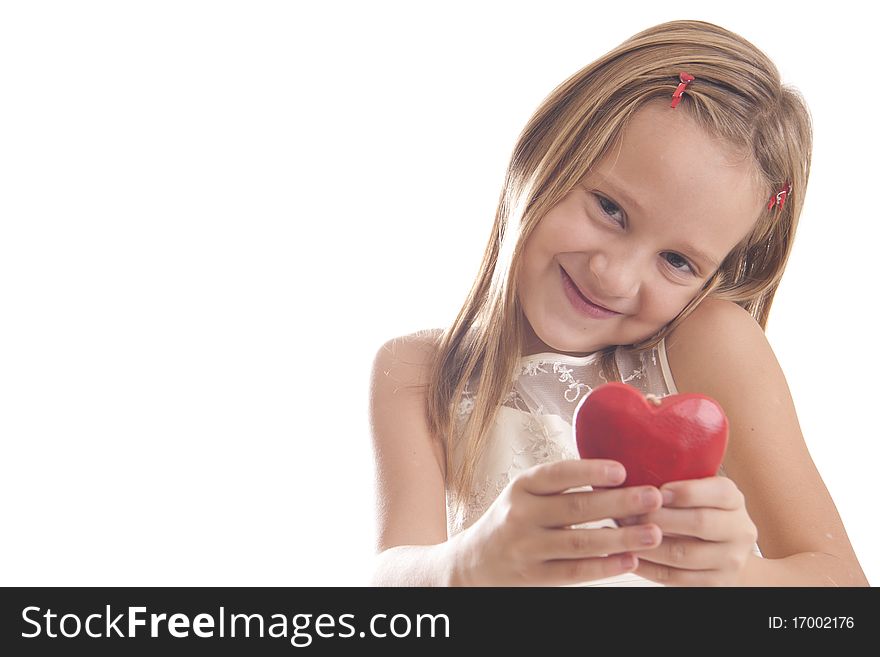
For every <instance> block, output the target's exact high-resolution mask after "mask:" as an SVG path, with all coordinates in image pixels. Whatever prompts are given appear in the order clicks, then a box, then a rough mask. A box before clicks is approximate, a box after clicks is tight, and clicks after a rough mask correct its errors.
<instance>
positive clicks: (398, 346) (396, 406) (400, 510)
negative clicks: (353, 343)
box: [370, 335, 452, 586]
mask: <svg viewBox="0 0 880 657" xmlns="http://www.w3.org/2000/svg"><path fill="white" fill-rule="evenodd" d="M431 349H432V347H431V345H430V341H429V340H427V339H426V338H424V337H422V336H419V335H412V336H404V337H401V338H396V339H394V340H390V341H389V342H387V343H385V344H384V345H383V346H382V347H381V348H380V349H379V352H378V353H377V354H376V358H375V360H374V362H373V371H372V377H371V381H370V424H371V430H372V436H373V452H374V456H375V464H376V488H377V490H376V493H377V499H378V500H380V505H379V508H378V533H377V550H378V552H379V554H378V556H377V558H376V563H375V570H374V572H373V577H372V580H371V584H373V585H374V586H393V585H403V586H445V585H449V584H450V583H452V582H451V581H450V580H451V572H450V571H451V563H452V560H451V559H450V558H448V556H447V553H448V544H447V543H446V485H445V476H444V470H445V456H444V453H443V448H442V445H439V444H438V443H437V441H435V440H433V439H432V438H431V435H430V432H429V430H428V426H427V421H426V419H425V393H426V389H425V387H424V384H425V383H426V372H427V365H428V362H429V359H430V356H431Z"/></svg>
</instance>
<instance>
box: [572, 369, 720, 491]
mask: <svg viewBox="0 0 880 657" xmlns="http://www.w3.org/2000/svg"><path fill="white" fill-rule="evenodd" d="M574 434H575V441H576V442H577V448H578V452H579V453H580V455H581V458H585V459H586V458H591V459H613V460H615V461H619V462H620V463H622V464H623V467H625V468H626V480H625V481H624V482H623V484H621V486H639V485H645V484H648V485H652V486H657V487H659V486H661V485H663V484H664V483H666V482H667V481H678V480H681V479H701V478H703V477H711V476H713V475H715V474H717V472H718V468H719V466H720V465H721V461H722V460H723V459H724V450H725V449H726V448H727V416H726V415H725V414H724V411H723V410H722V408H721V405H720V404H719V403H718V402H716V401H715V400H714V399H712V398H710V397H707V396H705V395H700V394H694V393H690V394H680V395H669V396H667V397H663V398H662V399H658V398H656V397H651V398H650V401H649V399H646V398H645V397H644V396H643V395H642V393H641V392H639V391H638V390H637V389H636V388H634V387H632V386H629V385H626V384H624V383H606V384H603V385H601V386H599V387H597V388H595V389H594V390H593V391H592V392H590V393H589V394H587V395H586V396H585V397H584V398H583V399H581V401H580V402H579V403H578V405H577V408H576V409H575V411H574Z"/></svg>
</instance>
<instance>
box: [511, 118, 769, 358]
mask: <svg viewBox="0 0 880 657" xmlns="http://www.w3.org/2000/svg"><path fill="white" fill-rule="evenodd" d="M766 201H767V197H766V194H765V191H764V190H763V188H762V187H761V185H760V184H759V183H758V182H757V180H756V176H755V175H754V167H753V164H752V163H751V161H750V159H749V158H747V157H743V156H742V154H741V153H737V151H736V150H734V149H732V148H731V146H730V145H729V144H728V143H727V142H724V141H721V140H718V139H715V138H712V137H710V136H709V135H708V134H706V133H705V132H704V131H703V130H702V129H701V128H700V127H699V126H698V125H697V124H696V123H695V122H694V120H693V119H692V118H691V117H690V116H689V115H688V114H687V113H686V112H685V111H683V109H682V107H679V108H676V109H672V108H670V107H669V103H668V102H661V101H654V102H651V103H649V104H647V105H645V106H644V107H643V108H641V109H640V110H639V111H638V112H637V113H636V114H634V115H633V116H632V118H631V120H630V122H629V123H628V124H627V127H626V128H625V129H624V131H623V133H622V138H621V140H620V143H619V145H618V147H617V148H614V149H612V151H611V153H610V154H609V155H608V156H607V157H606V158H605V159H603V160H602V161H600V162H599V163H597V165H596V166H595V167H594V168H593V170H592V172H591V174H590V175H588V176H587V177H586V178H584V179H583V180H581V181H580V183H579V184H578V185H576V186H575V187H574V189H572V190H571V192H569V193H568V194H567V195H566V196H565V197H564V198H563V199H562V200H561V201H560V202H559V203H558V204H557V205H555V206H554V207H553V208H552V209H551V210H550V212H548V213H547V214H546V215H545V216H544V217H543V218H542V219H541V220H540V222H539V223H538V225H537V226H536V227H535V229H534V231H533V232H532V234H531V235H530V236H529V239H528V241H527V243H526V245H525V249H524V251H523V255H522V262H521V263H520V264H521V269H520V272H519V276H518V278H517V289H518V295H519V300H520V304H521V306H522V308H523V312H524V314H525V316H526V319H527V325H526V326H525V335H526V345H525V351H524V353H525V354H532V353H538V352H541V351H558V352H563V353H572V354H584V353H592V352H594V351H597V350H599V349H602V348H603V347H606V346H610V345H618V344H633V343H636V342H639V341H641V340H644V339H646V338H648V337H650V336H652V335H654V334H655V333H656V332H657V331H658V330H660V329H661V328H662V327H663V326H664V325H665V324H667V323H669V322H670V321H672V320H673V319H674V318H675V317H676V316H677V315H678V313H679V312H680V311H681V310H682V309H683V308H684V307H685V306H686V305H687V304H688V303H689V302H690V300H691V299H693V298H694V297H695V296H696V295H697V294H698V293H699V292H700V289H701V287H702V286H703V284H704V283H705V282H706V281H707V280H708V279H709V277H710V276H711V275H712V274H713V273H714V272H715V270H716V269H717V268H718V266H719V265H720V264H721V262H722V261H723V260H724V258H725V257H726V256H727V254H728V253H729V252H730V251H731V249H733V247H734V246H736V245H737V244H738V243H739V242H740V241H741V240H742V239H743V238H744V237H745V236H746V235H748V234H749V232H750V231H751V229H752V227H753V226H754V225H755V222H756V221H757V219H758V217H759V216H760V214H761V212H762V211H763V210H764V205H765V204H766ZM584 296H586V297H588V298H589V300H590V301H592V302H593V304H598V305H599V306H603V307H604V308H605V309H608V310H610V311H614V312H613V313H611V312H608V310H605V311H603V310H602V309H600V308H597V307H596V306H595V305H593V304H590V303H589V302H587V301H585V300H584V299H583V297H584Z"/></svg>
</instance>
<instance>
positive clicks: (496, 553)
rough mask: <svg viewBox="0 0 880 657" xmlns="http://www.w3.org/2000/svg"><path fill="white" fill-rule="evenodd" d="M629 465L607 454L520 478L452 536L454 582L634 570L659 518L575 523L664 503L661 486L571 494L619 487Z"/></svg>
mask: <svg viewBox="0 0 880 657" xmlns="http://www.w3.org/2000/svg"><path fill="white" fill-rule="evenodd" d="M624 478H625V471H624V469H623V466H622V465H620V464H619V463H617V462H616V461H610V460H605V459H568V460H563V461H556V462H553V463H544V464H541V465H537V466H534V467H532V468H529V469H528V470H526V471H524V472H522V473H521V474H520V475H519V476H517V477H516V478H515V479H513V480H512V481H511V482H510V483H509V484H508V485H507V487H506V488H505V489H504V490H503V491H502V492H501V494H500V495H499V496H498V497H497V498H496V499H495V501H494V502H493V503H492V505H491V506H490V507H489V508H488V509H487V510H486V512H485V513H484V514H483V516H482V517H481V518H480V519H479V520H477V521H476V522H475V523H474V524H473V525H471V526H470V527H469V528H467V529H466V530H464V531H462V532H461V533H459V534H457V535H456V536H454V537H453V538H452V539H451V540H450V541H449V549H450V550H451V558H452V569H453V574H452V581H453V583H457V584H460V585H471V586H499V585H500V586H519V585H523V586H534V585H543V586H547V585H557V584H576V583H578V582H584V581H587V580H593V579H601V578H603V577H611V576H613V575H619V574H621V573H624V572H627V571H632V570H633V569H634V568H635V567H636V565H637V563H638V560H637V559H636V557H635V555H634V553H639V554H641V553H643V551H644V550H646V549H650V548H652V547H654V546H656V545H658V544H659V543H660V538H661V535H660V529H659V528H658V527H657V526H656V525H654V524H651V523H647V524H643V525H640V526H634V527H601V528H595V529H585V528H580V529H578V528H573V527H571V526H572V525H577V524H580V523H584V522H588V521H598V520H603V519H606V518H621V517H626V516H633V515H636V514H641V513H648V512H651V511H655V510H657V509H659V508H660V504H661V501H662V498H661V497H660V491H658V490H657V488H655V487H654V486H637V487H636V486H634V487H628V488H612V489H605V490H595V491H573V492H568V493H566V492H564V491H567V490H569V489H571V488H577V487H581V486H586V485H590V486H594V487H595V486H616V485H619V484H620V483H621V482H622V481H623V480H624Z"/></svg>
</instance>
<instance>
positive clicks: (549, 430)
mask: <svg viewBox="0 0 880 657" xmlns="http://www.w3.org/2000/svg"><path fill="white" fill-rule="evenodd" d="M615 360H616V363H617V367H618V371H619V372H620V375H621V379H622V380H623V382H624V383H627V384H629V385H632V386H635V387H636V388H638V389H639V390H641V391H642V392H643V393H645V394H652V395H656V396H658V397H665V396H667V395H670V394H675V393H677V389H676V387H675V383H674V382H673V380H672V374H671V372H670V370H669V364H668V362H667V360H666V346H665V342H663V341H661V342H660V344H659V345H657V347H655V348H654V349H652V350H649V351H645V352H642V353H640V354H639V353H635V352H634V351H632V350H631V349H627V348H625V347H618V348H617V351H616V352H615ZM603 383H607V378H606V375H605V373H604V372H602V371H601V369H600V358H599V354H592V355H590V356H583V357H575V356H569V355H564V354H555V353H540V354H534V355H531V356H524V357H523V358H522V359H521V360H520V367H519V371H518V374H517V375H516V379H515V382H514V385H513V387H512V389H511V390H510V392H509V393H508V395H507V397H506V399H505V400H504V402H503V405H502V406H501V408H500V409H499V412H498V417H497V418H496V420H495V426H494V427H493V429H492V432H491V435H490V436H489V439H488V443H487V445H486V449H485V451H484V453H483V456H482V458H481V460H480V462H479V463H478V464H477V465H476V467H475V470H474V477H475V479H474V481H475V486H474V492H473V494H472V495H471V496H470V497H469V499H468V500H467V505H466V510H465V512H464V516H463V517H453V515H452V513H451V510H450V509H449V508H448V507H447V532H448V535H449V537H450V538H451V537H452V536H453V535H454V534H456V533H458V532H460V531H462V530H464V529H466V528H467V527H469V526H470V525H472V524H473V523H474V522H475V521H476V520H477V519H478V518H479V517H480V516H482V515H483V513H484V512H485V511H486V509H488V508H489V506H490V505H491V504H492V502H493V501H494V500H495V498H496V497H498V495H499V494H500V493H501V491H502V490H503V489H504V487H505V486H506V485H507V484H508V483H509V482H510V481H511V480H512V479H513V478H514V477H516V475H517V474H519V473H520V472H522V471H523V470H526V469H528V468H530V467H532V466H534V465H537V464H539V463H549V462H551V461H558V460H560V459H577V458H580V456H579V455H578V451H577V446H576V444H575V440H574V433H573V431H572V420H573V415H574V410H575V407H576V406H577V403H578V401H580V399H581V398H582V397H583V396H584V395H586V394H587V393H589V392H590V391H591V390H592V389H593V388H596V387H598V386H599V385H601V384H603ZM473 389H474V382H473V381H471V382H469V385H468V387H467V388H466V389H465V394H464V395H463V396H462V398H461V399H460V401H459V411H458V419H459V423H461V422H462V421H463V420H464V419H465V418H466V417H467V415H468V414H469V413H470V411H471V409H472V408H473V404H474V401H473V398H472V396H471V395H472V390H473ZM460 456H461V455H460V453H459V450H458V449H453V454H452V459H453V466H454V467H457V465H458V460H459V458H460ZM719 474H721V475H723V474H724V472H723V471H721V472H719ZM583 490H591V488H590V487H589V486H587V487H585V488H584V489H583ZM577 526H578V527H615V526H616V525H615V524H614V522H613V521H612V520H611V519H610V518H609V519H605V520H601V521H596V522H588V523H584V524H581V525H577ZM753 551H754V552H755V553H756V554H758V555H759V556H760V554H761V553H760V550H759V549H758V546H757V544H756V545H755V546H754V548H753ZM581 586H660V585H659V584H656V583H655V582H652V581H650V580H647V579H645V578H643V577H640V576H639V575H635V574H633V573H624V574H622V575H617V576H615V577H609V578H605V579H600V580H593V581H590V582H584V583H583V584H582V585H581Z"/></svg>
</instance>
